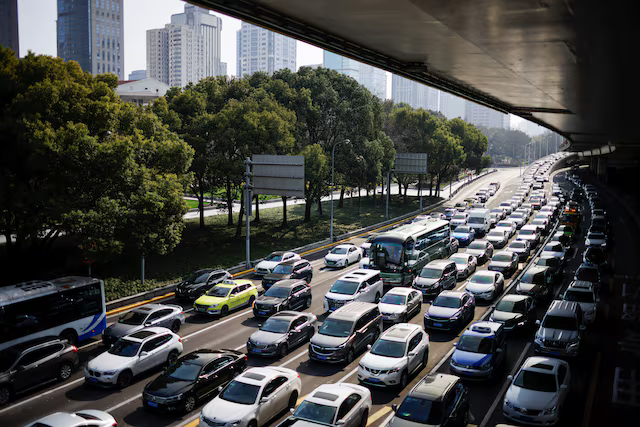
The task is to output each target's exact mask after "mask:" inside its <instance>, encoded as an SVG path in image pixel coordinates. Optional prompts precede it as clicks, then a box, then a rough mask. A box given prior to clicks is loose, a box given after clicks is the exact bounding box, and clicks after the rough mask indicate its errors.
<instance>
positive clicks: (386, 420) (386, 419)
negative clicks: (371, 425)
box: [380, 410, 396, 427]
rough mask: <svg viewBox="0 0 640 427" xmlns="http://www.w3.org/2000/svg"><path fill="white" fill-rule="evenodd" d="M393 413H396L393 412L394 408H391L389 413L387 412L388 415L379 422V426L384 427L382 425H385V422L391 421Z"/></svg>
mask: <svg viewBox="0 0 640 427" xmlns="http://www.w3.org/2000/svg"><path fill="white" fill-rule="evenodd" d="M395 414H396V413H395V411H394V410H391V413H390V414H389V416H388V417H387V418H385V419H384V421H382V422H381V423H380V426H381V427H384V426H386V425H387V424H389V423H390V422H391V418H393V417H394V415H395Z"/></svg>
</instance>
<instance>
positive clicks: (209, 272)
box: [175, 268, 233, 300]
mask: <svg viewBox="0 0 640 427" xmlns="http://www.w3.org/2000/svg"><path fill="white" fill-rule="evenodd" d="M232 278H233V275H232V274H231V273H229V272H228V271H227V270H215V269H211V268H207V269H203V270H198V271H196V272H195V273H193V274H192V275H191V276H189V277H187V278H186V279H183V280H182V282H180V283H179V284H178V286H176V290H175V293H176V298H178V299H180V300H194V299H197V298H198V297H200V296H201V295H202V294H204V293H205V292H206V291H208V290H209V289H210V288H211V287H212V286H213V285H216V284H218V283H220V282H222V281H223V280H228V279H232Z"/></svg>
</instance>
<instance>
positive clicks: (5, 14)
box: [0, 0, 20, 56]
mask: <svg viewBox="0 0 640 427" xmlns="http://www.w3.org/2000/svg"><path fill="white" fill-rule="evenodd" d="M0 46H4V47H8V48H11V50H13V51H14V52H15V54H16V56H19V55H20V44H19V43H18V0H2V1H0Z"/></svg>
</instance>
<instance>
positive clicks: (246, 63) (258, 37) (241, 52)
mask: <svg viewBox="0 0 640 427" xmlns="http://www.w3.org/2000/svg"><path fill="white" fill-rule="evenodd" d="M236 61H237V62H236V74H237V75H238V77H243V76H247V75H251V74H253V73H255V72H256V71H264V72H265V73H268V74H273V73H274V72H275V71H277V70H282V69H285V68H288V69H290V70H291V71H296V69H297V68H296V40H294V39H292V38H289V37H285V36H283V35H282V34H278V33H274V32H273V31H269V30H266V29H264V28H261V27H258V26H255V25H252V24H248V23H246V22H243V23H242V26H241V28H240V29H239V30H238V31H237V33H236Z"/></svg>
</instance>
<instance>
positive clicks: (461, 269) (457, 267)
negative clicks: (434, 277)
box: [456, 263, 469, 271]
mask: <svg viewBox="0 0 640 427" xmlns="http://www.w3.org/2000/svg"><path fill="white" fill-rule="evenodd" d="M467 267H469V264H458V263H456V270H458V271H464V269H465V268H467Z"/></svg>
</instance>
